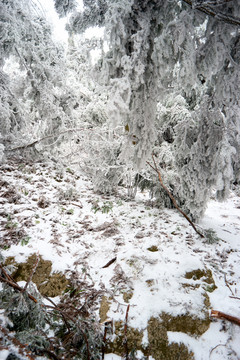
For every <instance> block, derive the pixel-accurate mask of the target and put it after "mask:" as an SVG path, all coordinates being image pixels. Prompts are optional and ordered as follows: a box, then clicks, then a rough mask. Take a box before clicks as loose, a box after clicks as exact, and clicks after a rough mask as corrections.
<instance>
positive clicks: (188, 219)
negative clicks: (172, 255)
mask: <svg viewBox="0 0 240 360" xmlns="http://www.w3.org/2000/svg"><path fill="white" fill-rule="evenodd" d="M152 159H153V163H154V166H153V165H152V164H150V162H148V161H147V164H148V165H149V166H150V167H151V168H152V169H153V170H154V171H155V172H156V173H157V174H158V179H159V182H160V184H161V186H162V187H163V189H164V190H165V191H166V193H167V194H168V196H169V197H170V199H171V200H172V202H173V205H174V206H175V208H176V209H177V210H178V211H179V212H180V213H181V214H182V215H183V216H184V217H185V219H187V221H188V222H189V223H190V225H191V226H192V227H193V229H194V230H195V231H196V233H197V234H198V235H199V236H201V238H204V235H203V234H202V233H201V232H200V231H199V230H198V229H197V228H196V226H195V225H194V223H193V222H192V220H191V219H190V218H189V217H188V216H187V214H185V212H184V211H183V210H181V209H180V207H179V206H178V204H177V202H176V200H175V198H174V197H173V195H172V194H171V193H170V191H169V190H168V188H167V187H166V186H165V185H164V183H163V181H162V176H161V173H160V170H159V169H158V167H157V164H156V161H155V158H154V155H153V154H152Z"/></svg>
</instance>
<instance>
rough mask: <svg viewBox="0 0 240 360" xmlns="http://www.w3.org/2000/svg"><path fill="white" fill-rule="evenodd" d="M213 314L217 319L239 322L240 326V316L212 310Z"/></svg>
mask: <svg viewBox="0 0 240 360" xmlns="http://www.w3.org/2000/svg"><path fill="white" fill-rule="evenodd" d="M211 316H212V317H215V318H217V319H226V320H228V321H231V322H232V323H234V324H237V325H239V326H240V318H237V317H235V316H231V315H228V314H225V313H223V312H221V311H218V310H212V311H211Z"/></svg>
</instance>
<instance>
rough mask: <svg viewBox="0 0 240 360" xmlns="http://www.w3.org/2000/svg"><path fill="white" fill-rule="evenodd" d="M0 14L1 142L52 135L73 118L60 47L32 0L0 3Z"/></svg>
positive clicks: (10, 0) (67, 124)
mask: <svg viewBox="0 0 240 360" xmlns="http://www.w3.org/2000/svg"><path fill="white" fill-rule="evenodd" d="M0 14H1V16H0V26H1V44H0V65H1V87H2V91H1V97H2V103H1V106H2V111H1V118H0V121H1V123H0V125H1V126H0V128H1V132H2V136H3V141H4V143H5V145H6V141H8V140H9V139H10V138H11V139H10V140H11V142H12V141H13V140H14V141H15V144H19V145H21V144H27V143H29V142H30V141H32V140H33V139H37V138H39V137H44V136H46V135H47V136H49V135H56V136H57V134H58V132H59V131H60V130H61V129H65V128H66V127H69V126H71V125H72V123H73V122H74V121H73V118H72V113H71V112H72V109H73V108H74V106H75V103H76V99H71V101H70V98H71V90H70V89H69V88H67V85H66V79H67V67H66V64H65V50H64V48H63V47H62V46H61V45H59V44H57V43H55V42H54V41H53V39H52V36H51V28H50V25H49V24H48V23H47V21H46V19H45V17H44V13H43V11H42V10H41V8H39V7H38V6H37V5H36V3H35V2H33V1H31V0H22V1H19V2H16V1H12V0H6V1H3V2H2V3H1V4H0ZM55 140H56V138H55ZM12 145H13V144H12ZM55 149H57V146H56V147H55ZM39 150H41V148H39Z"/></svg>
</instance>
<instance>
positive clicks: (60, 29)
mask: <svg viewBox="0 0 240 360" xmlns="http://www.w3.org/2000/svg"><path fill="white" fill-rule="evenodd" d="M35 2H36V3H37V4H38V6H39V5H40V7H41V8H42V10H43V11H44V14H45V16H46V18H47V20H48V21H49V22H50V23H52V24H53V37H54V38H55V39H56V40H57V41H60V42H65V43H67V41H68V34H67V31H66V30H65V25H66V23H67V21H68V17H66V18H63V19H59V17H58V15H57V13H56V11H55V8H54V1H53V0H35ZM78 3H79V6H78V8H77V10H78V11H82V10H83V1H82V0H78ZM103 31H104V30H103V28H101V29H100V28H89V29H88V30H87V31H86V32H85V37H86V38H91V37H92V36H96V37H102V36H103Z"/></svg>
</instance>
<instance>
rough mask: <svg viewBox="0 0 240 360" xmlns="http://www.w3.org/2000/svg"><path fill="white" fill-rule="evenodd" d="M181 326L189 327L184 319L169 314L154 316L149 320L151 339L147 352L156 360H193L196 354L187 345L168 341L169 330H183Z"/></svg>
mask: <svg viewBox="0 0 240 360" xmlns="http://www.w3.org/2000/svg"><path fill="white" fill-rule="evenodd" d="M181 326H183V328H184V330H186V329H187V328H188V327H187V326H186V325H185V324H184V320H183V319H182V322H181V321H179V319H178V317H177V318H174V317H172V316H170V315H169V314H165V313H163V314H161V317H159V318H158V319H157V318H153V317H152V318H151V319H150V320H149V321H148V327H147V331H148V341H149V345H148V350H147V352H148V353H149V355H151V356H152V357H153V358H154V359H155V360H175V359H179V360H193V359H194V355H193V353H192V352H191V351H189V350H188V348H187V347H186V345H184V344H182V343H180V344H177V343H171V344H170V343H169V342H168V336H167V331H183V330H182V328H181ZM177 329H178V330H177ZM190 329H191V327H190V328H188V330H190ZM183 332H186V331H183ZM187 332H188V331H187ZM189 332H190V331H189Z"/></svg>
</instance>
